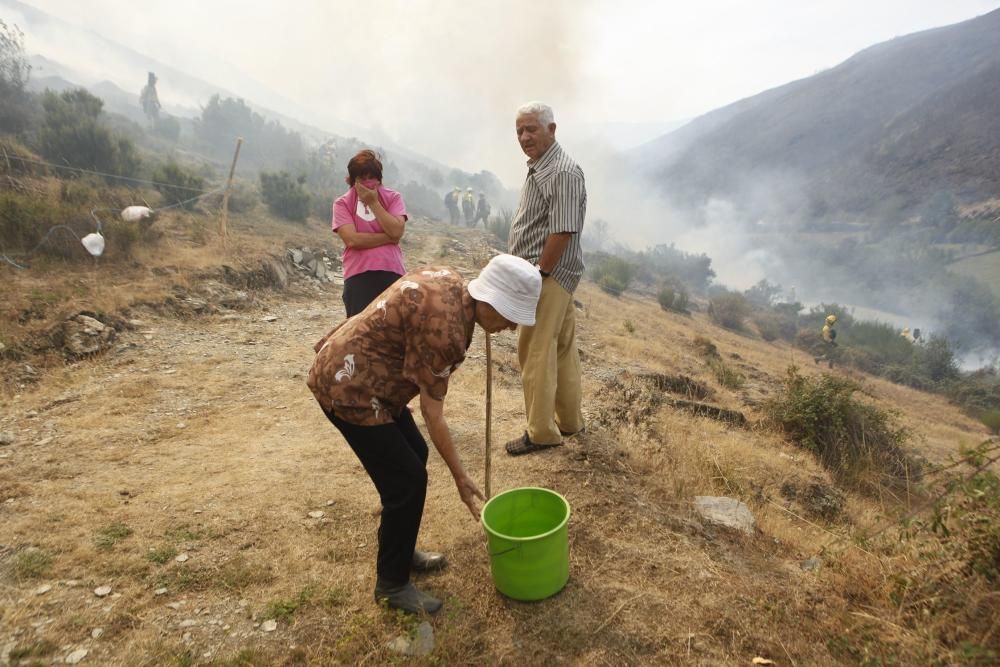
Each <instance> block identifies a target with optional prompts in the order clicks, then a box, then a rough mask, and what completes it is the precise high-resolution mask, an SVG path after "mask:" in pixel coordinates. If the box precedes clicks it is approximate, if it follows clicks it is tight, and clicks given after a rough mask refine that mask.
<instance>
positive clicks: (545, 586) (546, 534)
mask: <svg viewBox="0 0 1000 667" xmlns="http://www.w3.org/2000/svg"><path fill="white" fill-rule="evenodd" d="M482 521H483V528H485V529H486V540H487V545H488V547H489V554H490V570H491V571H492V573H493V582H494V583H495V584H496V587H497V590H499V591H500V592H501V593H503V594H504V595H506V596H507V597H510V598H513V599H515V600H544V599H545V598H547V597H550V596H552V595H555V594H556V593H558V592H559V591H561V590H562V589H563V587H564V586H565V585H566V582H567V581H568V580H569V538H568V535H567V530H566V526H567V524H568V523H569V503H568V502H566V499H565V498H563V497H562V496H561V495H559V494H558V493H556V492H555V491H549V490H548V489H540V488H535V487H526V488H522V489H511V490H509V491H504V492H503V493H500V494H498V495H496V496H493V498H491V499H490V500H489V502H487V503H486V506H485V507H483V513H482Z"/></svg>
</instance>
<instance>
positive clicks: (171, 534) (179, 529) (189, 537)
mask: <svg viewBox="0 0 1000 667" xmlns="http://www.w3.org/2000/svg"><path fill="white" fill-rule="evenodd" d="M163 536H164V537H166V538H167V539H168V540H171V541H173V542H195V541H197V540H200V539H201V538H202V537H204V536H205V533H204V531H201V530H198V529H197V528H194V529H192V528H191V526H189V525H187V524H184V525H181V526H174V527H172V528H168V529H167V531H166V532H165V533H163Z"/></svg>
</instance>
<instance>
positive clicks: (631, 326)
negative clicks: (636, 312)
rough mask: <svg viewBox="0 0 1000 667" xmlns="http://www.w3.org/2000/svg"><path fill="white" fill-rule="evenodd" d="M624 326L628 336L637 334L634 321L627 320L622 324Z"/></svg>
mask: <svg viewBox="0 0 1000 667" xmlns="http://www.w3.org/2000/svg"><path fill="white" fill-rule="evenodd" d="M622 326H624V327H625V333H627V334H634V333H635V324H633V323H632V320H625V321H624V322H622Z"/></svg>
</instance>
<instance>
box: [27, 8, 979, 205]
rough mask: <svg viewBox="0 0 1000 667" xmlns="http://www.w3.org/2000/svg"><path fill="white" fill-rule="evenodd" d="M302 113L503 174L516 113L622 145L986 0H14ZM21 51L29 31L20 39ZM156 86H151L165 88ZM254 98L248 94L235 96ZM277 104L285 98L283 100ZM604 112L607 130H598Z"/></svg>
mask: <svg viewBox="0 0 1000 667" xmlns="http://www.w3.org/2000/svg"><path fill="white" fill-rule="evenodd" d="M27 2H28V4H33V5H35V6H36V7H38V8H40V9H43V10H44V11H46V12H48V13H50V14H54V15H57V16H59V17H61V18H63V19H66V20H70V21H73V22H76V23H79V24H82V25H84V26H87V27H90V28H93V29H94V30H97V31H98V32H100V33H102V34H104V35H105V36H107V37H110V38H112V39H114V40H116V41H119V42H121V43H123V44H125V45H127V46H129V47H132V48H134V49H136V50H138V51H140V52H143V53H146V54H148V55H150V56H152V57H154V58H157V59H159V60H162V61H165V62H167V63H169V64H171V65H174V66H176V67H178V68H180V69H184V70H186V71H188V72H190V73H192V74H195V75H199V76H201V77H202V78H205V79H207V80H209V81H212V82H215V83H217V84H219V85H223V86H226V87H229V88H232V89H234V90H237V91H238V92H241V93H242V92H243V90H242V88H243V87H244V86H245V81H246V77H252V78H253V79H256V80H257V81H258V82H260V84H262V85H263V86H265V87H267V88H269V89H270V90H272V91H274V92H275V93H276V94H277V95H280V96H282V97H284V98H286V99H287V100H288V101H289V105H292V104H294V105H295V106H297V107H299V108H300V109H301V115H308V116H309V117H308V118H303V120H307V121H309V122H312V123H314V124H317V125H321V126H325V127H328V128H329V127H334V126H335V125H334V120H335V119H340V120H343V121H347V122H350V123H352V124H354V125H360V126H365V127H376V128H379V129H380V130H382V131H383V132H385V133H386V134H387V135H388V136H391V137H393V138H394V139H396V140H397V141H398V142H399V143H401V144H403V145H406V146H408V147H410V148H413V149H414V150H417V151H420V152H423V153H425V154H428V155H431V156H432V157H435V158H437V159H439V160H441V161H443V162H446V163H448V164H452V165H456V166H460V167H463V168H466V169H469V170H474V171H475V170H479V169H483V168H486V169H490V170H492V171H494V172H496V173H498V174H499V175H500V176H501V178H503V179H504V180H505V181H506V182H507V183H509V184H512V185H516V184H519V183H520V180H521V178H522V177H523V170H524V163H523V160H524V158H523V155H521V153H520V151H519V149H518V147H517V144H516V143H515V140H514V134H513V110H514V109H515V108H516V107H517V106H518V104H519V103H521V102H523V101H526V100H530V99H536V98H537V99H544V100H546V101H548V102H549V103H550V104H552V105H553V106H554V107H555V109H556V120H557V122H558V123H559V124H560V138H561V139H562V141H563V143H564V144H567V145H568V146H569V145H572V144H573V143H574V142H582V141H583V140H584V138H585V137H590V136H593V135H595V134H597V135H600V136H601V137H602V138H603V139H605V140H606V141H607V143H608V144H610V145H612V146H613V145H615V144H616V143H620V142H624V141H630V140H632V139H633V136H632V135H634V132H632V133H630V132H628V128H627V127H626V128H623V127H622V125H621V124H622V123H643V124H645V123H649V124H652V125H653V127H656V125H657V124H666V123H669V122H671V121H676V120H678V119H687V118H691V117H694V116H696V115H698V114H701V113H704V112H706V111H709V110H711V109H713V108H716V107H719V106H722V105H725V104H728V103H729V102H733V101H735V100H737V99H740V98H742V97H746V96H749V95H753V94H755V93H757V92H760V91H762V90H765V89H767V88H770V87H773V86H776V85H780V84H782V83H786V82H788V81H790V80H793V79H797V78H801V77H805V76H809V75H811V74H813V73H815V72H817V71H819V70H821V69H823V68H827V67H831V66H833V65H836V64H838V63H839V62H841V61H843V60H844V59H846V58H847V57H849V56H850V55H851V54H853V53H855V52H856V51H858V50H860V49H862V48H865V47H867V46H870V45H872V44H874V43H877V42H880V41H884V40H886V39H891V38H892V37H894V36H897V35H903V34H906V33H910V32H914V31H917V30H922V29H925V28H930V27H935V26H940V25H946V24H949V23H954V22H957V21H961V20H964V19H968V18H971V17H973V16H976V15H979V14H983V13H986V12H988V11H990V10H992V9H994V8H996V7H997V6H998V3H997V2H996V0H992V1H987V0H948V1H943V0H866V1H862V0H838V1H836V2H830V1H829V0H823V1H817V0H757V1H756V2H746V1H743V2H740V1H737V0H703V1H702V2H698V3H694V2H656V1H652V0H650V1H647V2H639V1H634V0H589V1H588V0H576V1H572V0H552V1H545V0H513V1H510V2H500V1H494V2H486V1H477V0H465V1H458V0H443V1H432V0H388V1H382V2H339V1H326V2H323V1H320V0H284V1H283V2H267V1H258V2H247V1H246V0H241V1H239V2H237V1H235V0H169V1H161V0H141V1H136V0H127V1H126V0H84V1H81V0H27ZM29 48H30V35H29ZM167 96H168V92H167V91H161V97H167ZM247 97H249V98H251V99H252V97H253V96H252V95H250V94H249V93H247ZM283 110H284V109H283ZM606 123H613V124H615V125H613V126H611V128H610V129H607V130H604V129H602V128H603V125H604V124H606Z"/></svg>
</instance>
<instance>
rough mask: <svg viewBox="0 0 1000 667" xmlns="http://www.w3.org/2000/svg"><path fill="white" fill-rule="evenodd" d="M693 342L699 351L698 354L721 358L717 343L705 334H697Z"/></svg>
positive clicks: (709, 357)
mask: <svg viewBox="0 0 1000 667" xmlns="http://www.w3.org/2000/svg"><path fill="white" fill-rule="evenodd" d="M692 344H693V345H694V349H695V350H697V351H698V354H700V355H701V356H702V357H704V358H705V359H718V358H720V357H719V348H717V347H716V346H715V343H713V342H712V341H710V340H709V339H707V338H705V337H704V336H701V335H697V336H695V337H694V340H693V341H692Z"/></svg>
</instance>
